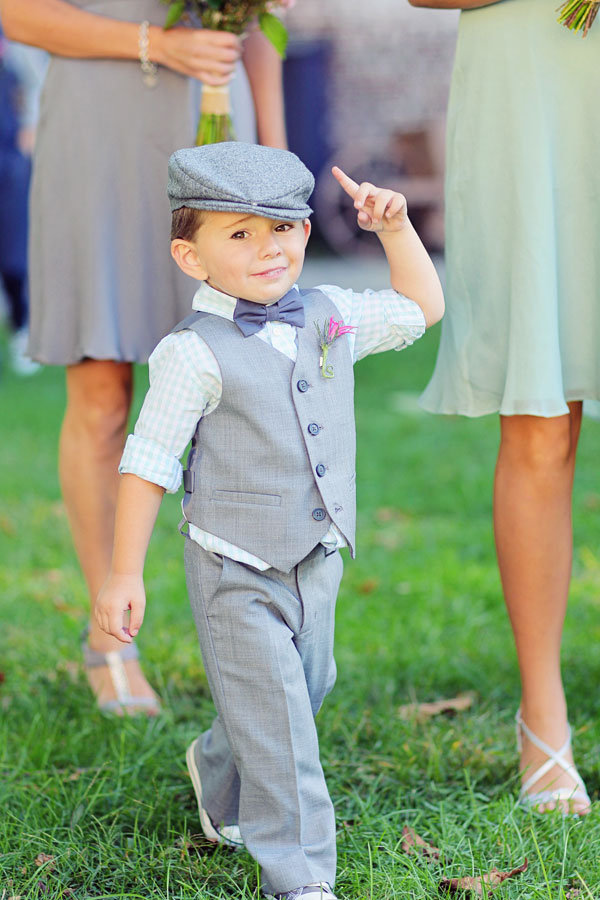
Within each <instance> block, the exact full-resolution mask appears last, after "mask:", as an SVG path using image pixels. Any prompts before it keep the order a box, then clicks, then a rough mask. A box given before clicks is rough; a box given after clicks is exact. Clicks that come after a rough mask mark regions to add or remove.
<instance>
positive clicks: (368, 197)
mask: <svg viewBox="0 0 600 900" xmlns="http://www.w3.org/2000/svg"><path fill="white" fill-rule="evenodd" d="M331 171H332V173H333V176H334V178H335V179H336V180H337V181H338V182H339V183H340V184H341V186H342V188H343V189H344V190H345V191H346V193H347V194H348V196H349V197H352V199H353V200H354V208H355V209H357V210H358V215H357V217H356V220H357V222H358V225H359V227H360V228H362V229H363V230H364V231H375V232H379V231H402V229H403V228H404V226H405V225H406V223H407V222H408V213H407V208H406V197H404V196H403V194H398V193H397V192H396V191H390V190H388V189H387V188H378V187H375V185H374V184H371V183H370V182H368V181H363V182H362V184H357V183H356V181H353V180H352V179H351V178H349V176H348V175H346V173H345V172H342V170H341V169H340V168H338V166H334V167H333V168H332V170H331Z"/></svg>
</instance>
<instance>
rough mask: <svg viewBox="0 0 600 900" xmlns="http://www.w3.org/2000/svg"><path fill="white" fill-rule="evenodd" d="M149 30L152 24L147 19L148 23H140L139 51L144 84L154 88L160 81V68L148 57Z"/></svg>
mask: <svg viewBox="0 0 600 900" xmlns="http://www.w3.org/2000/svg"><path fill="white" fill-rule="evenodd" d="M149 28H150V22H148V20H147V19H146V21H144V22H141V23H140V30H139V35H138V50H139V60H140V65H141V67H142V78H143V79H144V84H145V85H147V86H148V87H154V86H155V85H156V83H157V81H158V66H157V65H156V63H153V62H152V61H151V60H150V58H149V56H148V51H149V50H150V35H149V33H148V29H149Z"/></svg>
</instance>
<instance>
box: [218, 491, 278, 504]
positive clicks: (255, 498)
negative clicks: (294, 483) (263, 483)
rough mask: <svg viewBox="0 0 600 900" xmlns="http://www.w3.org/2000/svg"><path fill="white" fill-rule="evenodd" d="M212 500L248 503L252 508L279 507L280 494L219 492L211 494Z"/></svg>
mask: <svg viewBox="0 0 600 900" xmlns="http://www.w3.org/2000/svg"><path fill="white" fill-rule="evenodd" d="M211 499H212V500H214V501H216V502H217V503H235V504H237V503H249V504H250V505H252V506H281V495H280V494H258V493H256V492H255V491H220V490H217V489H216V488H215V489H214V490H213V492H212V497H211Z"/></svg>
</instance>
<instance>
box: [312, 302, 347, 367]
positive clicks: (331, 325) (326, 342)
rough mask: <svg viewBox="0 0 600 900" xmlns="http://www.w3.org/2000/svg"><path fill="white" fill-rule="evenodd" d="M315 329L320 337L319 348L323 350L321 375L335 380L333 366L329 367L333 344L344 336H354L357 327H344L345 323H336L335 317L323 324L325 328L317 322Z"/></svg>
mask: <svg viewBox="0 0 600 900" xmlns="http://www.w3.org/2000/svg"><path fill="white" fill-rule="evenodd" d="M315 328H316V329H317V334H318V335H319V346H320V348H321V358H320V360H319V365H320V366H321V375H322V376H323V378H333V366H332V365H331V363H330V364H329V365H327V354H328V353H329V348H330V347H331V346H332V344H333V343H334V342H335V341H336V340H337V339H338V338H339V337H341V336H342V335H343V334H353V333H354V332H355V331H356V325H344V323H343V322H336V321H335V319H334V318H333V316H331V318H330V319H329V322H328V321H327V319H325V321H324V322H323V327H321V326H320V325H319V323H318V322H315Z"/></svg>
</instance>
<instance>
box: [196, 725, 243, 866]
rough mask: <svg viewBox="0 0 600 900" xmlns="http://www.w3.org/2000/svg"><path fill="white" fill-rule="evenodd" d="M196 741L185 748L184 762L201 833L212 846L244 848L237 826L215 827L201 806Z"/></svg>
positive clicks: (200, 784)
mask: <svg viewBox="0 0 600 900" xmlns="http://www.w3.org/2000/svg"><path fill="white" fill-rule="evenodd" d="M198 741H199V738H196V740H195V741H192V743H191V744H190V746H189V747H188V748H187V752H186V754H185V761H186V763H187V768H188V772H189V773H190V778H191V779H192V786H193V788H194V793H195V794H196V800H197V801H198V814H199V816H200V824H201V825H202V831H203V832H204V834H205V836H206V837H207V838H208V840H209V841H212V842H213V843H214V844H225V846H226V847H236V848H237V849H238V850H239V849H240V848H241V847H243V846H244V842H243V840H242V835H241V833H240V829H239V826H238V825H215V823H214V822H213V821H212V819H211V817H210V816H209V815H208V813H207V811H206V810H205V809H204V806H203V805H202V783H201V781H200V773H199V772H198V766H197V765H196V759H195V756H194V750H195V749H196V744H197V743H198Z"/></svg>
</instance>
